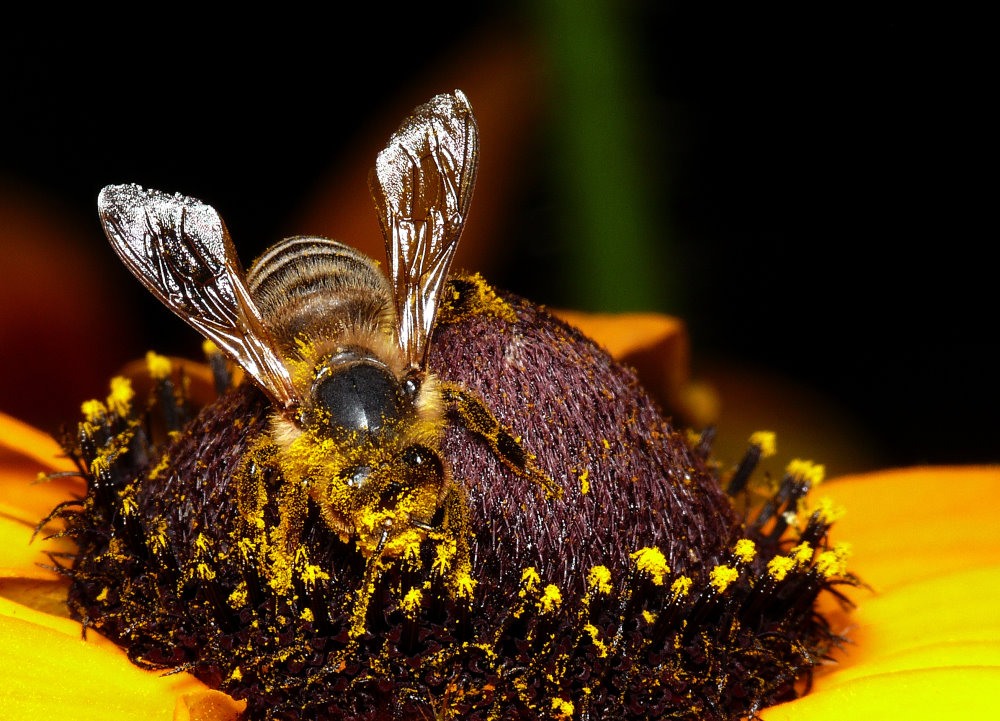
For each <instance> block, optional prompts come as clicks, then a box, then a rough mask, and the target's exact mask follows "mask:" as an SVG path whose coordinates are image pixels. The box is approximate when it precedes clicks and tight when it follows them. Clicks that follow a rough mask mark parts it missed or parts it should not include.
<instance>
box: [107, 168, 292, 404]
mask: <svg viewBox="0 0 1000 721" xmlns="http://www.w3.org/2000/svg"><path fill="white" fill-rule="evenodd" d="M97 208H98V212H99V213H100V215H101V223H102V224H103V226H104V232H105V234H107V236H108V240H110V241H111V247H112V248H114V249H115V252H116V253H118V256H119V257H120V258H121V259H122V262H124V263H125V265H126V266H127V267H128V269H129V270H131V271H132V272H133V273H134V274H135V276H136V277H137V278H138V279H139V280H141V281H142V283H143V285H145V286H146V287H147V288H148V289H149V290H150V291H151V292H152V293H153V295H155V296H156V297H157V298H159V299H160V300H161V301H163V303H164V304H165V305H166V306H167V307H168V308H170V310H172V311H173V312H174V313H176V314H177V315H179V316H180V317H181V318H183V319H184V320H185V321H187V322H188V323H189V324H191V325H192V326H194V327H195V328H196V329H197V330H198V332H200V333H201V334H202V335H204V336H205V337H206V338H208V339H209V340H211V341H213V342H214V343H215V344H216V345H218V346H219V347H220V348H221V349H223V350H224V351H225V352H226V353H227V354H228V355H229V356H230V357H231V358H232V359H233V360H234V361H236V362H237V363H239V364H240V365H241V366H242V367H243V369H244V370H245V371H246V372H247V373H248V374H250V375H251V376H252V377H253V378H254V379H255V380H256V381H257V383H259V384H260V386H261V387H262V388H263V389H264V390H265V391H266V392H267V393H268V394H269V395H270V396H271V399H272V400H273V401H275V402H276V403H278V404H279V405H280V406H281V407H283V408H291V407H293V406H294V405H296V404H297V401H298V398H297V394H296V392H295V389H294V387H293V386H292V382H291V377H290V375H289V372H288V369H287V368H286V367H285V365H284V363H283V362H282V361H281V359H280V357H279V356H278V354H277V353H276V352H275V351H274V350H273V344H272V343H271V342H270V340H269V339H270V334H269V333H268V332H267V330H266V329H265V328H264V325H263V322H262V320H261V316H260V311H259V310H258V309H257V306H256V305H254V302H253V300H252V299H251V297H250V293H249V291H248V290H247V288H246V285H245V284H244V282H243V270H242V268H241V267H240V261H239V258H237V256H236V251H235V249H234V248H233V244H232V241H231V240H230V239H229V231H228V230H226V226H225V224H224V223H223V222H222V218H220V217H219V214H218V213H217V212H215V209H214V208H212V207H211V206H208V205H205V204H204V203H202V202H201V201H199V200H196V199H194V198H187V197H184V196H182V195H179V194H178V195H168V194H167V193H162V192H160V191H158V190H143V189H142V188H140V187H139V186H138V185H109V186H107V187H106V188H104V190H102V191H101V194H100V196H99V197H98V199H97Z"/></svg>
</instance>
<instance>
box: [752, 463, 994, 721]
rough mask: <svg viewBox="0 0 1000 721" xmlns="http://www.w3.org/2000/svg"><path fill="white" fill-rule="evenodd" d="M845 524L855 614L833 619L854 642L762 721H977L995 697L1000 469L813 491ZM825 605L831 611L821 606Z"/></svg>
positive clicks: (853, 482)
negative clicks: (861, 583)
mask: <svg viewBox="0 0 1000 721" xmlns="http://www.w3.org/2000/svg"><path fill="white" fill-rule="evenodd" d="M819 490H820V491H821V492H823V493H825V494H827V495H830V496H831V497H832V498H833V499H834V501H835V502H836V503H838V504H843V505H844V506H845V507H846V508H847V510H848V514H847V515H846V516H845V517H844V518H843V519H842V520H841V521H839V522H838V523H837V525H836V526H835V528H834V535H835V538H836V539H840V540H847V541H850V542H851V543H852V544H853V547H854V549H855V555H854V557H852V559H851V561H850V564H849V565H850V567H851V569H852V570H854V571H855V572H857V573H858V574H859V575H860V576H861V577H862V578H863V579H864V580H865V581H866V582H868V583H869V584H871V586H872V587H873V588H874V591H866V590H862V589H856V590H853V591H852V592H851V593H850V595H851V596H852V598H853V599H854V600H855V602H856V603H857V608H856V609H855V610H854V612H853V613H851V614H849V615H846V614H843V613H836V612H834V613H829V608H828V615H830V616H832V618H833V619H834V622H835V623H840V624H842V627H841V628H836V627H835V630H844V631H846V632H847V635H848V636H849V637H850V639H851V641H852V643H850V644H848V645H847V646H846V647H845V649H844V650H843V651H837V652H835V653H834V656H835V657H836V658H837V659H838V661H839V663H837V664H830V665H827V666H824V667H821V668H820V669H818V670H817V673H816V677H815V683H814V686H813V690H812V691H811V693H810V694H809V695H808V696H806V697H804V698H802V699H799V700H797V701H793V702H791V703H787V704H783V705H781V706H778V707H775V708H773V709H768V710H767V711H765V712H763V713H762V714H761V716H762V717H763V718H764V719H765V720H766V721H791V720H793V719H794V720H795V721H823V720H824V719H831V720H832V719H837V721H843V719H846V718H850V719H862V720H864V719H876V718H878V719H882V718H905V719H942V718H949V719H951V718H955V719H965V718H969V719H973V718H977V719H978V718H988V717H990V716H991V715H992V714H993V713H994V712H995V709H994V702H993V700H992V699H993V696H994V695H995V690H996V689H998V688H1000V616H998V615H997V613H996V608H997V606H998V603H1000V524H997V523H996V521H995V517H996V508H997V500H998V498H1000V469H997V468H915V469H907V470H899V471H885V472H882V473H874V474H868V475H864V476H855V477H851V478H844V479H840V480H837V481H831V482H829V483H828V484H827V485H824V486H823V487H821V488H820V489H819ZM826 605H827V606H828V607H829V606H830V604H829V602H827V604H826Z"/></svg>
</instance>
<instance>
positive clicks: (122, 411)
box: [107, 376, 135, 418]
mask: <svg viewBox="0 0 1000 721" xmlns="http://www.w3.org/2000/svg"><path fill="white" fill-rule="evenodd" d="M134 397H135V391H133V390H132V381H130V380H129V379H128V378H125V377H124V376H115V377H114V378H112V379H111V393H110V394H109V395H108V400H107V403H108V409H109V410H110V411H111V412H112V413H115V414H117V415H119V416H122V417H123V418H124V417H125V416H127V415H128V412H129V409H130V408H131V406H132V398H134Z"/></svg>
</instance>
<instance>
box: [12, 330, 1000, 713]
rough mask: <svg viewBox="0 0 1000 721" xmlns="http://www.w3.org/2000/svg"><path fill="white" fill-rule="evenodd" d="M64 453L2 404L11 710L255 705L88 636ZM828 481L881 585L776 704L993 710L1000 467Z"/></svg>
mask: <svg viewBox="0 0 1000 721" xmlns="http://www.w3.org/2000/svg"><path fill="white" fill-rule="evenodd" d="M575 320H576V322H578V323H581V322H585V321H581V320H580V319H575ZM629 325H630V324H629V322H628V321H627V320H625V321H623V322H621V323H619V324H615V326H614V328H613V330H614V332H615V333H620V332H621V330H622V328H628V327H629ZM588 330H589V331H590V332H591V334H595V332H594V331H593V329H588ZM659 332H660V334H661V336H660V337H659V338H656V337H652V338H646V339H643V340H640V341H634V342H629V341H628V340H627V338H628V333H626V334H625V336H624V337H625V338H626V341H625V342H624V344H623V346H624V347H625V348H628V349H632V350H634V349H637V348H649V347H650V346H653V345H656V344H657V343H659V344H660V345H661V346H663V345H664V343H663V340H664V338H663V337H662V332H663V329H662V328H661V329H660V331H659ZM672 332H673V333H676V332H677V331H676V330H675V331H672ZM654 335H655V334H654ZM605 338H607V340H606V341H605V344H606V345H608V346H614V345H615V343H616V341H613V340H611V338H610V337H609V336H605ZM666 346H669V343H667V344H666ZM666 346H665V347H666ZM620 352H624V351H622V350H620ZM675 390H678V389H675ZM678 392H681V391H680V390H678ZM59 454H60V451H59V449H58V447H57V446H56V445H55V443H54V442H53V441H51V440H50V439H48V438H47V437H46V436H44V435H43V434H41V433H39V432H37V431H34V430H33V429H30V428H28V427H26V426H23V425H22V424H19V423H18V422H16V421H14V420H13V419H10V418H8V417H0V509H2V514H0V543H2V545H0V549H2V550H0V624H2V626H3V629H2V630H0V664H2V665H3V667H4V668H5V669H7V671H6V672H5V675H6V679H5V684H4V688H3V689H2V690H0V717H2V718H12V719H18V718H48V717H51V718H58V717H60V715H63V716H65V715H66V712H65V709H67V708H72V709H73V712H72V713H73V718H80V719H85V718H102V719H106V718H120V719H140V718H142V719H146V718H154V719H155V718H169V717H171V714H172V715H173V716H172V717H173V718H176V719H184V718H197V719H202V720H203V721H212V720H218V719H227V718H230V719H231V718H235V717H236V715H237V714H238V713H239V711H240V708H241V706H240V705H239V704H236V703H235V702H233V701H232V700H230V699H228V697H226V696H224V695H223V694H220V693H218V692H212V691H209V690H207V688H206V687H205V686H204V685H203V684H201V683H200V682H199V681H197V680H196V679H194V678H193V677H191V676H189V675H187V674H183V673H181V674H176V675H173V676H166V677H164V676H161V675H159V674H157V673H153V672H148V671H142V670H139V669H137V668H135V667H133V666H132V665H131V664H129V663H128V661H127V659H126V657H125V654H124V653H123V652H122V651H121V650H119V649H118V648H117V647H116V646H114V645H113V644H111V643H110V642H108V641H106V640H104V639H102V638H101V637H100V635H99V634H97V633H94V632H93V631H90V632H88V634H87V640H86V641H85V642H84V641H82V640H81V639H80V637H79V633H80V626H79V624H78V623H76V622H73V621H70V620H69V619H68V618H66V610H65V607H64V606H63V605H62V601H61V600H62V599H64V598H65V593H66V585H67V584H66V583H65V581H64V580H63V579H62V578H60V577H59V576H58V575H57V574H55V573H53V572H52V571H50V570H47V569H46V568H44V567H42V566H39V565H37V564H42V565H43V566H50V565H51V561H50V559H49V558H48V556H47V554H53V555H55V554H59V553H63V552H68V551H69V550H70V549H69V547H68V546H67V545H66V541H65V540H64V539H58V538H57V539H53V540H51V541H47V542H45V543H41V542H40V541H39V540H37V539H36V540H35V542H34V544H31V545H29V541H30V540H31V537H32V532H33V530H34V526H35V524H36V523H37V519H39V518H41V517H43V516H45V515H46V514H47V513H48V511H49V510H50V509H51V508H52V507H53V506H54V505H55V504H56V503H58V502H59V501H61V500H66V499H69V498H73V497H77V498H79V497H80V496H81V495H82V493H83V485H82V483H81V482H80V480H79V479H78V478H74V477H58V478H55V479H54V480H52V481H50V482H48V483H46V484H37V485H31V480H32V479H33V478H34V477H35V476H36V474H37V473H38V472H44V473H51V472H54V471H59V470H64V469H67V463H66V461H65V460H64V459H60V458H59ZM823 490H824V493H825V495H827V496H829V497H830V499H831V501H832V505H831V507H838V506H843V507H845V508H846V509H847V514H846V515H845V516H844V518H843V519H841V520H839V521H838V523H837V526H836V529H835V532H834V540H847V541H850V542H851V543H852V544H853V546H854V556H853V558H852V561H851V568H852V570H853V571H854V572H856V573H857V574H859V575H860V576H861V577H862V578H863V579H864V580H865V581H866V582H867V583H868V584H870V585H871V586H872V588H873V589H874V590H873V591H866V590H863V589H850V590H849V591H848V593H849V595H850V596H851V597H852V598H853V600H854V601H855V603H857V605H858V608H857V609H856V610H855V611H854V612H852V613H851V614H849V615H847V614H844V613H843V611H842V610H841V609H840V608H839V607H838V606H837V605H836V604H833V603H829V604H828V605H827V607H826V608H824V612H825V613H827V614H828V615H829V617H830V618H831V619H833V624H834V630H835V631H839V630H842V629H843V630H845V631H846V633H847V635H848V636H849V637H850V639H851V644H849V645H847V646H846V647H845V649H844V651H843V652H838V653H837V654H836V655H837V658H838V663H837V664H835V665H824V666H822V667H821V668H820V669H818V671H817V673H816V675H815V681H814V684H813V689H812V691H811V692H810V693H809V694H807V695H806V696H804V697H803V698H801V699H798V700H796V701H793V702H790V703H786V704H783V705H781V706H777V707H774V708H772V709H769V710H766V711H764V712H763V713H762V716H763V718H765V719H768V720H769V721H773V720H775V719H809V721H814V720H815V719H823V718H827V717H829V718H837V719H843V718H852V719H855V718H862V719H863V718H876V717H878V718H884V717H886V716H900V715H902V716H905V717H907V718H922V717H926V718H942V717H969V718H974V717H977V716H978V717H984V716H985V715H986V709H987V708H988V707H989V706H992V698H991V694H990V693H989V690H990V689H991V688H996V687H997V684H998V680H1000V623H998V622H997V621H996V620H995V618H994V617H995V613H994V608H995V605H996V598H997V595H998V594H997V591H998V589H1000V551H998V549H1000V529H998V528H997V524H995V522H994V518H993V516H994V515H995V512H994V511H993V509H994V508H995V502H996V498H997V497H998V495H1000V470H998V469H911V470H904V471H892V472H885V473H881V474H873V475H871V476H856V477H852V478H845V479H840V480H838V481H828V482H827V483H826V484H825V485H824V488H823ZM720 582H721V581H720ZM988 704H989V706H988ZM977 711H978V712H979V713H978V714H977ZM566 713H567V714H570V713H571V711H570V710H568V709H567V711H566ZM824 714H826V716H824Z"/></svg>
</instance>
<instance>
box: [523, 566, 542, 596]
mask: <svg viewBox="0 0 1000 721" xmlns="http://www.w3.org/2000/svg"><path fill="white" fill-rule="evenodd" d="M541 580H542V579H541V576H539V575H538V571H536V570H535V567H534V566H528V567H527V568H526V569H524V571H522V572H521V583H522V584H523V585H524V589H523V591H534V590H535V589H536V588H538V584H539V583H540V582H541ZM523 591H522V593H521V595H522V596H523V595H524V593H523Z"/></svg>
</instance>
